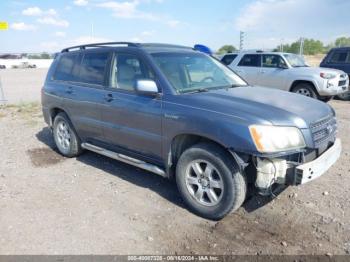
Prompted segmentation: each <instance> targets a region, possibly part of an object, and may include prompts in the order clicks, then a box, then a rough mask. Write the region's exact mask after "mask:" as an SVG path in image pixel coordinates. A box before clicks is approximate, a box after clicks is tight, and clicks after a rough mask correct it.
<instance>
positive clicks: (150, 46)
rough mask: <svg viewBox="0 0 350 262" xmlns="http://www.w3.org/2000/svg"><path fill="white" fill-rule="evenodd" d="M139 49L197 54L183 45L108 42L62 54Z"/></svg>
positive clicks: (72, 47) (66, 50)
mask: <svg viewBox="0 0 350 262" xmlns="http://www.w3.org/2000/svg"><path fill="white" fill-rule="evenodd" d="M121 47H125V48H139V49H142V50H144V51H146V52H148V53H155V52H174V51H181V52H185V51H187V52H188V51H191V52H197V51H195V50H194V49H193V48H192V47H187V46H182V45H172V44H160V43H133V42H106V43H94V44H86V45H77V46H71V47H67V48H64V49H63V50H62V51H61V53H67V52H72V51H84V50H88V49H96V48H121Z"/></svg>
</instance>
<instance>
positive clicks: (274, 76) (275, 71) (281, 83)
mask: <svg viewBox="0 0 350 262" xmlns="http://www.w3.org/2000/svg"><path fill="white" fill-rule="evenodd" d="M286 66H287V64H286V62H285V61H284V59H283V57H281V56H280V55H277V54H263V55H262V64H261V69H260V74H259V76H258V82H259V85H261V86H266V87H273V88H278V89H283V87H285V86H286V85H285V81H286V77H287V74H288V69H285V68H283V67H286Z"/></svg>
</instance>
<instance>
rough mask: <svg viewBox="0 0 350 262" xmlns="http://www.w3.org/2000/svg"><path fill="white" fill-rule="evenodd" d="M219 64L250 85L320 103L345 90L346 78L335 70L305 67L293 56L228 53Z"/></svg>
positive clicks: (347, 86) (301, 60) (303, 62)
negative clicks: (276, 89)
mask: <svg viewBox="0 0 350 262" xmlns="http://www.w3.org/2000/svg"><path fill="white" fill-rule="evenodd" d="M221 61H222V62H223V63H224V64H226V65H227V66H229V67H230V68H231V69H233V70H234V71H235V72H236V73H237V74H239V75H240V76H241V77H242V78H244V79H245V80H247V82H248V83H249V84H251V85H259V86H266V87H272V88H278V89H282V90H286V91H291V92H295V93H299V94H302V95H305V96H309V97H313V98H317V99H320V100H323V101H328V100H330V99H331V98H332V97H333V96H336V95H339V94H342V93H345V92H347V91H348V90H349V77H348V75H347V74H346V73H344V72H343V71H340V70H336V69H329V68H320V67H309V66H308V65H307V64H306V63H305V61H304V59H303V58H302V57H301V56H299V55H296V54H291V53H281V52H265V51H243V52H239V53H231V54H230V53H229V54H226V55H224V56H223V57H222V58H221Z"/></svg>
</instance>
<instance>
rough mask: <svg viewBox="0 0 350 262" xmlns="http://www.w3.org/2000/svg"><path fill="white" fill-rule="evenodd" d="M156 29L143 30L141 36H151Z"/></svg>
mask: <svg viewBox="0 0 350 262" xmlns="http://www.w3.org/2000/svg"><path fill="white" fill-rule="evenodd" d="M155 32H156V31H154V30H150V31H143V32H142V33H141V36H144V37H149V36H153V35H154V34H155Z"/></svg>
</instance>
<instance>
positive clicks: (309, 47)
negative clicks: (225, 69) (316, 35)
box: [217, 37, 350, 55]
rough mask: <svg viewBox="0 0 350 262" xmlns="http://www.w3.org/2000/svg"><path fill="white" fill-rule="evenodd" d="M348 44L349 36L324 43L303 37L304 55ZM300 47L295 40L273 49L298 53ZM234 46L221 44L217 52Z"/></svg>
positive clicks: (349, 44)
mask: <svg viewBox="0 0 350 262" xmlns="http://www.w3.org/2000/svg"><path fill="white" fill-rule="evenodd" d="M343 46H350V37H339V38H337V39H336V40H335V41H334V42H333V43H330V44H328V45H325V44H324V43H323V42H322V41H320V40H315V39H312V38H305V39H304V55H316V54H324V53H327V52H328V51H329V50H330V49H331V48H333V47H343ZM299 49H300V41H299V40H298V41H295V42H293V43H291V44H284V45H280V46H278V47H276V48H275V49H274V51H282V50H283V52H288V53H295V54H298V53H299ZM236 50H237V49H236V47H235V46H233V45H224V46H222V47H221V48H220V49H219V50H218V51H217V53H218V54H225V53H232V52H234V51H236Z"/></svg>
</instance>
